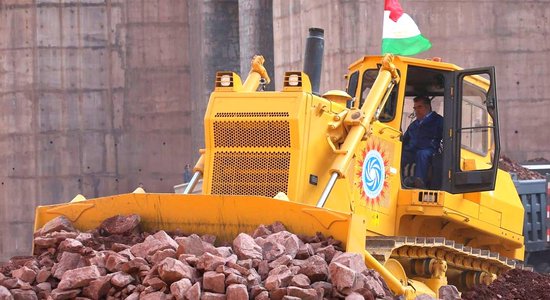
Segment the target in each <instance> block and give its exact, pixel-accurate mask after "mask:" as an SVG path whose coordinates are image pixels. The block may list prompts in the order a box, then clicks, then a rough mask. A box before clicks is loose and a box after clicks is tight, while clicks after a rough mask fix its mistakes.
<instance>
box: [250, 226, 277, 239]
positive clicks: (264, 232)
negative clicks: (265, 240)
mask: <svg viewBox="0 0 550 300" xmlns="http://www.w3.org/2000/svg"><path fill="white" fill-rule="evenodd" d="M272 233H273V232H272V231H271V230H269V228H268V227H267V226H265V225H263V224H262V225H260V226H258V228H256V229H255V230H254V232H253V233H252V237H253V238H257V237H266V236H268V235H270V234H272Z"/></svg>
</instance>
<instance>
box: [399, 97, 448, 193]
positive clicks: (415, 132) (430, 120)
mask: <svg viewBox="0 0 550 300" xmlns="http://www.w3.org/2000/svg"><path fill="white" fill-rule="evenodd" d="M413 102H414V106H413V109H414V113H415V115H416V120H414V121H413V122H412V123H411V124H410V125H409V128H407V131H406V132H405V135H404V136H403V156H402V160H401V166H402V167H405V166H406V165H410V164H412V163H415V164H416V165H415V167H414V177H407V178H405V179H404V181H403V183H404V184H405V185H406V186H409V187H416V188H425V187H426V182H427V177H428V166H429V164H430V161H431V158H432V156H433V155H434V153H437V152H438V151H439V147H440V144H441V139H442V136H443V117H442V116H440V115H439V114H438V113H437V112H435V111H432V104H431V100H430V99H429V98H428V97H426V96H417V97H415V98H414V99H413Z"/></svg>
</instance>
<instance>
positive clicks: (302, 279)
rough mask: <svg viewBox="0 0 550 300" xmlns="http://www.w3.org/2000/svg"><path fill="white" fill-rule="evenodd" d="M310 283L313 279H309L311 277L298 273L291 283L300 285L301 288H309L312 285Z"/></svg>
mask: <svg viewBox="0 0 550 300" xmlns="http://www.w3.org/2000/svg"><path fill="white" fill-rule="evenodd" d="M310 284H311V281H310V280H309V278H308V277H307V276H306V275H304V274H298V275H296V276H293V277H292V280H290V284H289V285H291V286H297V287H300V288H307V287H309V286H310Z"/></svg>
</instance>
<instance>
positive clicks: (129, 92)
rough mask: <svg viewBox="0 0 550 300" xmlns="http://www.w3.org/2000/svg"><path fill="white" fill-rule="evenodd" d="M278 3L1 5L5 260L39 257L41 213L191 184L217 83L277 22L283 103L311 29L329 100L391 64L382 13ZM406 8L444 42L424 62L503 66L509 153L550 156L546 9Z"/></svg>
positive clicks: (52, 1)
mask: <svg viewBox="0 0 550 300" xmlns="http://www.w3.org/2000/svg"><path fill="white" fill-rule="evenodd" d="M270 3H271V1H270V0H261V1H250V0H240V1H238V0H204V1H191V0H189V1H183V0H82V1H77V0H2V1H0V261H1V260H3V259H7V258H9V257H11V256H14V255H22V254H28V253H29V251H30V243H31V232H32V226H33V213H34V208H35V207H36V206H37V205H41V204H51V203H62V202H66V201H69V200H70V199H72V198H73V197H74V196H75V195H76V194H78V193H81V194H83V195H84V196H86V197H88V198H91V197H97V196H105V195H111V194H117V193H126V192H129V191H132V190H133V189H135V188H136V187H137V186H139V185H142V186H144V187H145V189H146V190H147V191H152V192H170V191H171V190H172V186H173V185H175V184H178V183H181V181H182V172H183V170H184V166H185V164H191V165H193V164H194V162H195V160H196V159H197V158H198V152H197V149H198V148H200V147H202V145H203V114H204V111H205V108H206V103H207V101H208V94H209V91H210V90H211V89H212V86H213V83H214V75H215V71H216V70H232V71H235V72H239V71H240V69H241V68H243V69H244V68H245V66H248V60H249V59H250V58H248V56H250V54H253V53H254V52H255V51H263V50H262V49H267V48H265V45H264V44H263V43H268V42H269V41H270V39H269V38H268V37H266V36H264V35H263V34H262V32H264V31H265V30H268V29H265V28H269V22H267V23H266V22H265V20H266V18H267V20H269V19H270V18H272V19H273V24H272V27H273V43H274V51H273V53H274V54H273V55H274V59H272V60H270V58H269V55H267V56H268V57H267V58H268V63H269V62H270V61H273V62H274V65H275V68H274V72H273V74H274V76H272V79H275V83H274V84H275V86H276V88H277V89H280V87H281V81H282V75H283V72H284V71H288V70H301V69H302V64H303V62H302V57H303V52H304V46H305V38H306V36H307V29H308V28H309V27H321V28H324V29H325V59H324V72H323V75H322V79H321V92H323V91H326V90H329V89H343V88H344V86H345V81H344V79H343V75H344V74H345V73H346V70H347V66H348V65H349V64H350V63H352V62H353V61H355V60H356V59H359V58H360V57H362V56H363V55H365V54H379V53H380V40H381V34H382V27H381V24H382V10H383V1H370V0H317V1H306V0H275V1H272V3H273V4H272V7H273V10H272V11H270V10H269V6H270ZM401 4H402V6H403V8H404V10H405V12H407V13H409V14H410V15H411V16H412V17H413V19H414V20H416V22H417V24H418V26H419V27H420V29H421V31H422V32H423V33H424V35H425V36H426V37H428V38H429V39H430V40H431V42H432V44H433V48H432V49H431V50H430V51H428V52H425V53H422V54H420V55H419V57H431V56H441V57H443V58H444V60H446V61H451V62H454V63H456V64H458V65H461V66H463V67H465V68H469V67H476V66H487V65H495V66H496V68H497V78H498V94H499V99H500V117H501V126H502V127H501V135H502V146H503V152H504V153H505V154H507V155H509V156H510V157H512V158H513V159H516V160H520V161H521V160H525V159H529V158H534V157H540V156H544V157H546V158H550V147H549V143H548V142H545V141H548V140H550V131H549V130H546V128H549V127H550V118H547V117H546V115H548V114H549V113H550V97H549V96H547V95H548V94H549V93H548V92H549V91H550V85H549V84H548V83H547V82H546V81H547V78H548V75H549V72H550V55H548V54H549V51H550V45H549V43H550V42H549V41H548V39H547V36H548V34H549V32H550V26H549V25H550V24H549V22H550V21H549V19H548V16H549V15H550V6H548V5H547V4H548V2H547V1H543V0H532V1H488V0H480V1H459V0H446V1H441V0H438V1H436V0H424V1H409V0H401ZM239 9H240V12H239ZM245 10H247V11H249V12H250V18H247V19H245V20H243V18H245V17H246V13H244V12H245ZM262 11H263V12H262ZM239 13H240V14H242V16H241V18H240V20H239ZM252 24H258V25H257V26H255V25H252ZM254 28H262V29H261V30H257V31H254V30H253V29H254ZM239 32H240V33H239ZM244 34H248V36H246V37H245V36H243V35H244ZM254 40H259V41H260V42H259V43H260V44H261V45H259V47H257V48H255V47H254ZM266 51H267V50H266ZM263 54H265V53H263ZM239 58H242V60H244V59H246V60H247V62H243V64H241V62H240V61H239ZM243 71H245V72H247V71H248V70H243ZM241 75H242V77H243V79H244V78H245V76H246V75H245V74H241Z"/></svg>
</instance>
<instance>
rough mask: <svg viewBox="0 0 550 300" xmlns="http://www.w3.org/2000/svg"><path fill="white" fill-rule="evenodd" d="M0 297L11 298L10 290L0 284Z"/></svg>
mask: <svg viewBox="0 0 550 300" xmlns="http://www.w3.org/2000/svg"><path fill="white" fill-rule="evenodd" d="M0 299H3V300H13V296H12V294H11V293H10V290H8V289H7V288H5V287H4V286H3V285H0Z"/></svg>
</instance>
